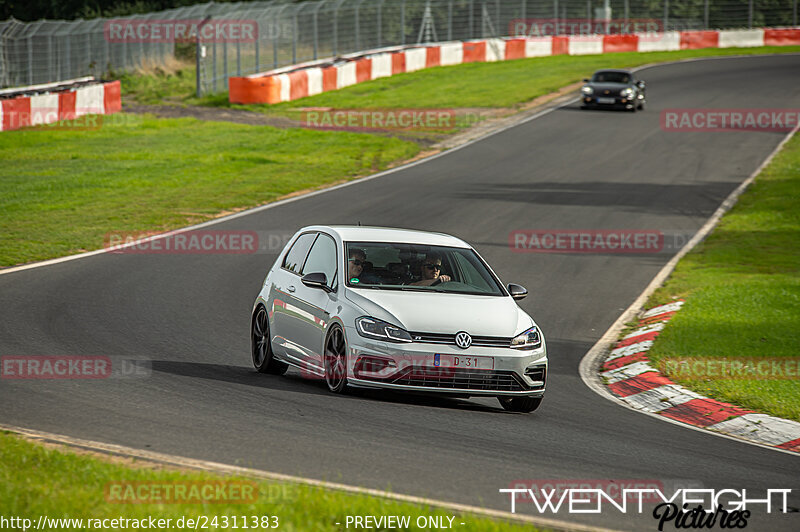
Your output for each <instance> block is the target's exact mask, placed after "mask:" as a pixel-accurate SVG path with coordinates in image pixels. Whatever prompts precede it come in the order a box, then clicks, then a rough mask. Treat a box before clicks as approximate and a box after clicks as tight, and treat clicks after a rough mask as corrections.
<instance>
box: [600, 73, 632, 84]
mask: <svg viewBox="0 0 800 532" xmlns="http://www.w3.org/2000/svg"><path fill="white" fill-rule="evenodd" d="M592 81H597V82H600V83H630V81H631V76H630V74H626V73H625V72H595V73H594V76H592Z"/></svg>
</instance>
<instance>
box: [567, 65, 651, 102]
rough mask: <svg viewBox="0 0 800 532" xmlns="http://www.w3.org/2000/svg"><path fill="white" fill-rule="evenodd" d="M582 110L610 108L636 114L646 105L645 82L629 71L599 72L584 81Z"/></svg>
mask: <svg viewBox="0 0 800 532" xmlns="http://www.w3.org/2000/svg"><path fill="white" fill-rule="evenodd" d="M583 81H584V82H585V83H586V85H584V86H583V87H581V109H588V108H598V107H608V108H622V109H626V110H628V111H632V112H636V110H637V109H640V110H641V109H644V104H645V103H646V98H645V86H644V81H642V80H640V79H637V78H636V74H634V73H633V72H631V71H629V70H598V71H597V72H595V73H594V74H593V75H592V79H584V80H583Z"/></svg>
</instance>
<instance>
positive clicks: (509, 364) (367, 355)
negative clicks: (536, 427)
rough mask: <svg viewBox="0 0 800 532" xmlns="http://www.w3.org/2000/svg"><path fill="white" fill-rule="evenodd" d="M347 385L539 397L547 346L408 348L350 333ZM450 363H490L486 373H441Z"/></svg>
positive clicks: (468, 370) (544, 379)
mask: <svg viewBox="0 0 800 532" xmlns="http://www.w3.org/2000/svg"><path fill="white" fill-rule="evenodd" d="M345 334H346V336H347V342H348V346H349V350H348V377H347V380H348V384H350V385H352V386H354V387H363V388H385V389H394V390H404V391H410V392H422V393H436V394H439V393H442V394H451V395H459V396H466V397H468V396H479V395H482V396H506V397H511V396H524V397H542V396H543V395H544V392H545V385H546V382H547V370H548V364H547V353H546V344H545V343H544V342H542V347H540V348H539V349H535V350H530V351H522V350H517V349H510V348H498V347H474V346H473V347H470V348H469V349H460V348H458V347H456V346H455V345H447V344H432V343H418V342H412V343H407V344H397V343H391V342H381V341H376V340H369V339H367V338H364V337H362V336H361V335H359V334H358V332H357V331H356V330H355V329H354V328H351V327H348V328H346V332H345ZM437 354H438V355H440V357H439V359H438V360H439V362H441V361H442V360H444V359H446V358H449V357H450V356H457V357H461V358H463V357H478V358H480V359H482V360H481V362H487V360H486V359H488V358H491V359H492V361H493V363H492V367H491V368H482V369H477V368H464V367H442V366H441V365H437V357H436V355H437Z"/></svg>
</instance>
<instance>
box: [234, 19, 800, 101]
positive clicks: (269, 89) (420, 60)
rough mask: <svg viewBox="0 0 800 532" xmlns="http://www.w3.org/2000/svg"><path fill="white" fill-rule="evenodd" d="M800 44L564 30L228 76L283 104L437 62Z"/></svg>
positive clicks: (792, 32) (783, 37)
mask: <svg viewBox="0 0 800 532" xmlns="http://www.w3.org/2000/svg"><path fill="white" fill-rule="evenodd" d="M785 45H800V28H776V29H753V30H719V31H672V32H663V33H638V34H623V35H572V36H570V35H559V36H552V37H535V38H531V37H507V38H503V39H485V40H478V41H463V42H462V41H455V42H445V43H437V44H434V45H428V46H416V47H401V48H398V47H394V48H386V49H381V50H373V51H367V52H362V53H359V54H357V55H353V56H348V57H344V58H341V59H339V60H336V61H332V60H325V61H317V62H313V63H305V64H302V65H293V66H290V67H285V68H282V69H278V70H272V71H269V72H263V73H259V74H253V75H250V76H245V77H232V78H229V79H228V88H229V100H230V102H231V103H242V104H248V103H269V104H272V103H280V102H288V101H292V100H297V99H298V98H305V97H306V96H313V95H315V94H319V93H321V92H327V91H331V90H337V89H341V88H342V87H347V86H350V85H353V84H355V83H361V82H364V81H370V80H373V79H378V78H383V77H388V76H393V75H395V74H400V73H403V72H414V71H416V70H421V69H423V68H430V67H434V66H448V65H460V64H463V63H474V62H484V61H505V60H509V59H522V58H526V57H542V56H550V55H561V54H567V55H590V54H606V53H614V52H666V51H672V50H690V49H697V48H731V47H753V46H785Z"/></svg>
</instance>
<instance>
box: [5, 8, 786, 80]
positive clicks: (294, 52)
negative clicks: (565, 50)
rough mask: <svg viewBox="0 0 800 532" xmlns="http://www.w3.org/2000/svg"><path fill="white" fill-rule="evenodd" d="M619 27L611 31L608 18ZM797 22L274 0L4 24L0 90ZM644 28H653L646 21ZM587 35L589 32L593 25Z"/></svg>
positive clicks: (223, 75) (741, 16)
mask: <svg viewBox="0 0 800 532" xmlns="http://www.w3.org/2000/svg"><path fill="white" fill-rule="evenodd" d="M203 20H209V21H220V20H238V21H243V20H247V21H252V23H253V24H254V25H255V27H256V28H257V32H256V33H257V36H256V37H255V38H253V39H249V40H248V39H238V40H237V39H224V40H216V41H214V40H213V39H212V40H206V41H202V40H201V42H200V43H199V45H198V44H197V43H196V42H191V41H190V42H175V41H174V40H173V41H172V42H168V41H164V40H163V39H162V40H161V41H156V40H153V42H148V41H147V40H142V39H121V40H119V39H118V40H114V39H109V35H108V31H107V29H108V28H107V26H108V24H109V23H110V22H114V21H117V22H120V21H122V22H126V23H128V24H144V25H147V24H162V23H164V22H165V21H173V22H176V23H177V22H180V21H196V22H199V21H203ZM603 21H610V22H609V23H608V24H606V25H605V26H604V25H603V24H598V22H603ZM634 23H638V24H640V25H646V24H649V26H648V27H649V28H657V29H658V30H663V31H670V30H699V29H728V28H760V27H780V26H796V25H797V23H798V0H312V1H305V2H290V1H288V0H272V1H261V2H239V3H222V4H217V3H214V2H209V3H207V4H198V5H194V6H189V7H183V8H178V9H171V10H167V11H160V12H155V13H149V14H147V15H137V16H131V17H122V18H118V19H103V18H98V19H93V20H75V21H50V20H41V21H38V22H32V23H22V22H19V21H17V20H13V19H12V20H9V21H5V22H0V86H3V87H7V86H19V85H32V84H38V83H47V82H52V81H57V80H62V79H70V78H76V77H80V76H86V75H93V76H96V77H102V76H103V75H104V74H107V73H108V72H121V71H130V70H135V69H137V68H141V67H146V66H158V65H162V64H165V63H167V62H169V61H170V60H171V59H172V58H174V57H175V55H176V53H177V54H179V55H182V56H184V57H193V56H196V58H197V66H198V72H197V75H198V81H197V84H198V93H203V94H205V93H214V92H219V91H224V90H227V79H228V77H230V76H241V75H247V74H252V73H255V72H261V71H264V70H270V69H274V68H278V67H281V66H285V65H292V64H297V63H302V62H306V61H312V60H316V59H320V58H324V57H337V56H342V55H345V54H350V53H355V52H358V51H361V50H368V49H375V48H384V47H387V46H395V45H406V44H415V43H422V42H440V41H450V40H469V39H479V38H487V37H498V36H506V35H521V34H531V33H533V34H553V33H555V34H561V33H574V32H576V31H577V32H583V31H590V32H592V33H603V32H611V31H623V30H624V28H625V27H626V26H625V24H634ZM640 27H644V26H640ZM587 28H588V30H587Z"/></svg>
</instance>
